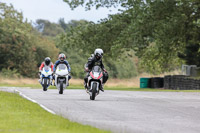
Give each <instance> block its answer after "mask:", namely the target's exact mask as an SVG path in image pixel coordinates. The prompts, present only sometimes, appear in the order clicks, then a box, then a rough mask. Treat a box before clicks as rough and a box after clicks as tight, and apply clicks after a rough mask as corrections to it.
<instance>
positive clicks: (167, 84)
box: [164, 75, 172, 89]
mask: <svg viewBox="0 0 200 133" xmlns="http://www.w3.org/2000/svg"><path fill="white" fill-rule="evenodd" d="M171 77H172V76H171V75H166V76H165V77H164V88H165V89H171Z"/></svg>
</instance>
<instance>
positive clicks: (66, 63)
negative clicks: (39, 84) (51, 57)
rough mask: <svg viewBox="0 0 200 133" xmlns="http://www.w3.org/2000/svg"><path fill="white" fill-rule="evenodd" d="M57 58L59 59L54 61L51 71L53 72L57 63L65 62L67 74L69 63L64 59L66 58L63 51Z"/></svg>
mask: <svg viewBox="0 0 200 133" xmlns="http://www.w3.org/2000/svg"><path fill="white" fill-rule="evenodd" d="M58 59H59V60H57V61H56V62H55V64H54V67H53V72H54V73H55V71H56V67H57V66H58V65H59V64H65V65H66V66H67V69H68V72H69V74H70V72H71V68H70V65H69V63H68V61H67V60H65V59H66V56H65V54H63V53H61V54H59V56H58ZM70 79H71V75H69V80H70Z"/></svg>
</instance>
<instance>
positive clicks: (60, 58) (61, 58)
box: [58, 53, 66, 62]
mask: <svg viewBox="0 0 200 133" xmlns="http://www.w3.org/2000/svg"><path fill="white" fill-rule="evenodd" d="M58 59H59V60H60V61H61V62H63V61H64V60H65V59H66V56H65V54H63V53H61V54H59V56H58Z"/></svg>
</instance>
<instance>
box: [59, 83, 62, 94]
mask: <svg viewBox="0 0 200 133" xmlns="http://www.w3.org/2000/svg"><path fill="white" fill-rule="evenodd" d="M59 94H63V81H60V90H59Z"/></svg>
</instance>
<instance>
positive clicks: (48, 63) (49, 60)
mask: <svg viewBox="0 0 200 133" xmlns="http://www.w3.org/2000/svg"><path fill="white" fill-rule="evenodd" d="M46 66H47V67H50V68H51V70H52V71H53V63H52V62H51V58H50V57H46V58H45V59H44V61H43V62H42V63H41V65H40V67H39V74H40V75H39V77H40V79H39V80H38V81H39V83H41V80H42V75H41V71H42V68H43V67H46Z"/></svg>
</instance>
